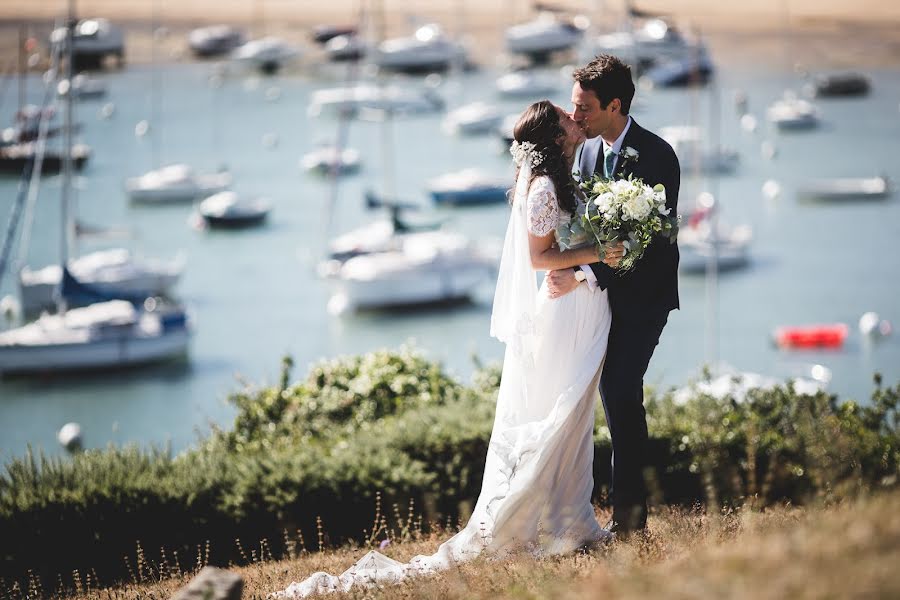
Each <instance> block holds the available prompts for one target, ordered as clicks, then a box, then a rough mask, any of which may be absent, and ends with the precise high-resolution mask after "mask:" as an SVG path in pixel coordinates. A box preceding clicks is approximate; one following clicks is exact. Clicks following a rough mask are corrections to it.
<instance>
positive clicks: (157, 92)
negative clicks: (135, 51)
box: [149, 0, 162, 170]
mask: <svg viewBox="0 0 900 600" xmlns="http://www.w3.org/2000/svg"><path fill="white" fill-rule="evenodd" d="M150 6H151V9H150V13H151V14H150V64H151V65H152V67H151V69H152V75H151V81H152V83H151V88H152V90H151V98H150V102H151V106H150V128H149V133H150V156H151V160H152V161H153V164H152V166H151V168H152V169H154V170H156V169H159V168H160V166H161V165H160V160H161V159H160V153H161V148H162V71H161V70H160V68H159V64H157V62H156V51H157V48H156V43H157V38H159V37H161V36H162V29H161V26H160V22H159V21H160V19H159V0H152V3H151V5H150Z"/></svg>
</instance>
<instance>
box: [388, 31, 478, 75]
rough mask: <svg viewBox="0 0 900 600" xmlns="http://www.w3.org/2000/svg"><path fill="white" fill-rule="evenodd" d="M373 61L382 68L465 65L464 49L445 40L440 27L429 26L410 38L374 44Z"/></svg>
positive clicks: (434, 68) (425, 67)
mask: <svg viewBox="0 0 900 600" xmlns="http://www.w3.org/2000/svg"><path fill="white" fill-rule="evenodd" d="M373 60H374V62H375V64H376V65H378V66H379V67H381V68H382V69H393V70H398V71H423V70H441V69H448V68H449V67H450V66H451V65H453V64H462V63H463V62H465V60H466V50H465V48H464V47H463V46H462V45H461V44H459V43H457V42H455V41H453V40H451V39H450V38H448V37H447V35H446V34H445V33H444V32H443V30H442V29H441V28H440V26H438V25H436V24H434V23H429V24H428V25H423V26H422V27H419V28H418V29H417V30H416V32H415V34H414V35H412V36H410V37H402V38H394V39H391V40H385V41H384V42H382V43H381V44H379V45H378V48H377V49H376V51H375V53H374V56H373Z"/></svg>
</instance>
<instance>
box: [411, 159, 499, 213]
mask: <svg viewBox="0 0 900 600" xmlns="http://www.w3.org/2000/svg"><path fill="white" fill-rule="evenodd" d="M509 187H510V183H509V181H507V179H506V178H505V177H498V176H496V175H491V174H489V173H486V172H484V171H483V170H481V169H477V168H468V169H462V170H460V171H453V172H451V173H445V174H443V175H439V176H438V177H435V178H433V179H430V180H428V182H427V183H426V185H425V189H426V190H427V191H428V194H429V195H430V196H431V199H432V200H433V201H434V203H435V204H440V205H458V206H472V205H478V204H497V203H502V202H506V201H507V197H506V192H507V191H508V190H509Z"/></svg>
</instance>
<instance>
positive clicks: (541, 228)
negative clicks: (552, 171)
mask: <svg viewBox="0 0 900 600" xmlns="http://www.w3.org/2000/svg"><path fill="white" fill-rule="evenodd" d="M558 224H559V203H558V202H557V201H556V190H555V189H554V187H553V182H552V181H550V180H549V179H547V178H546V177H539V178H537V179H535V180H534V182H533V183H532V185H531V189H529V190H528V231H529V232H531V233H532V234H534V235H537V236H540V237H544V236H545V235H547V234H549V233H551V232H552V231H554V230H555V229H556V226H557V225H558Z"/></svg>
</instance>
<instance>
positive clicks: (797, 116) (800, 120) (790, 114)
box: [766, 95, 819, 130]
mask: <svg viewBox="0 0 900 600" xmlns="http://www.w3.org/2000/svg"><path fill="white" fill-rule="evenodd" d="M766 117H767V118H768V119H769V121H771V122H772V124H773V125H775V126H776V127H778V128H779V129H789V130H792V129H812V128H813V127H816V126H818V124H819V109H818V108H816V106H815V105H814V104H813V103H812V102H809V101H808V100H803V99H801V98H797V97H795V96H791V95H786V96H785V97H784V98H782V99H780V100H776V101H775V102H773V103H772V104H771V105H770V106H769V108H768V109H767V110H766Z"/></svg>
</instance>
